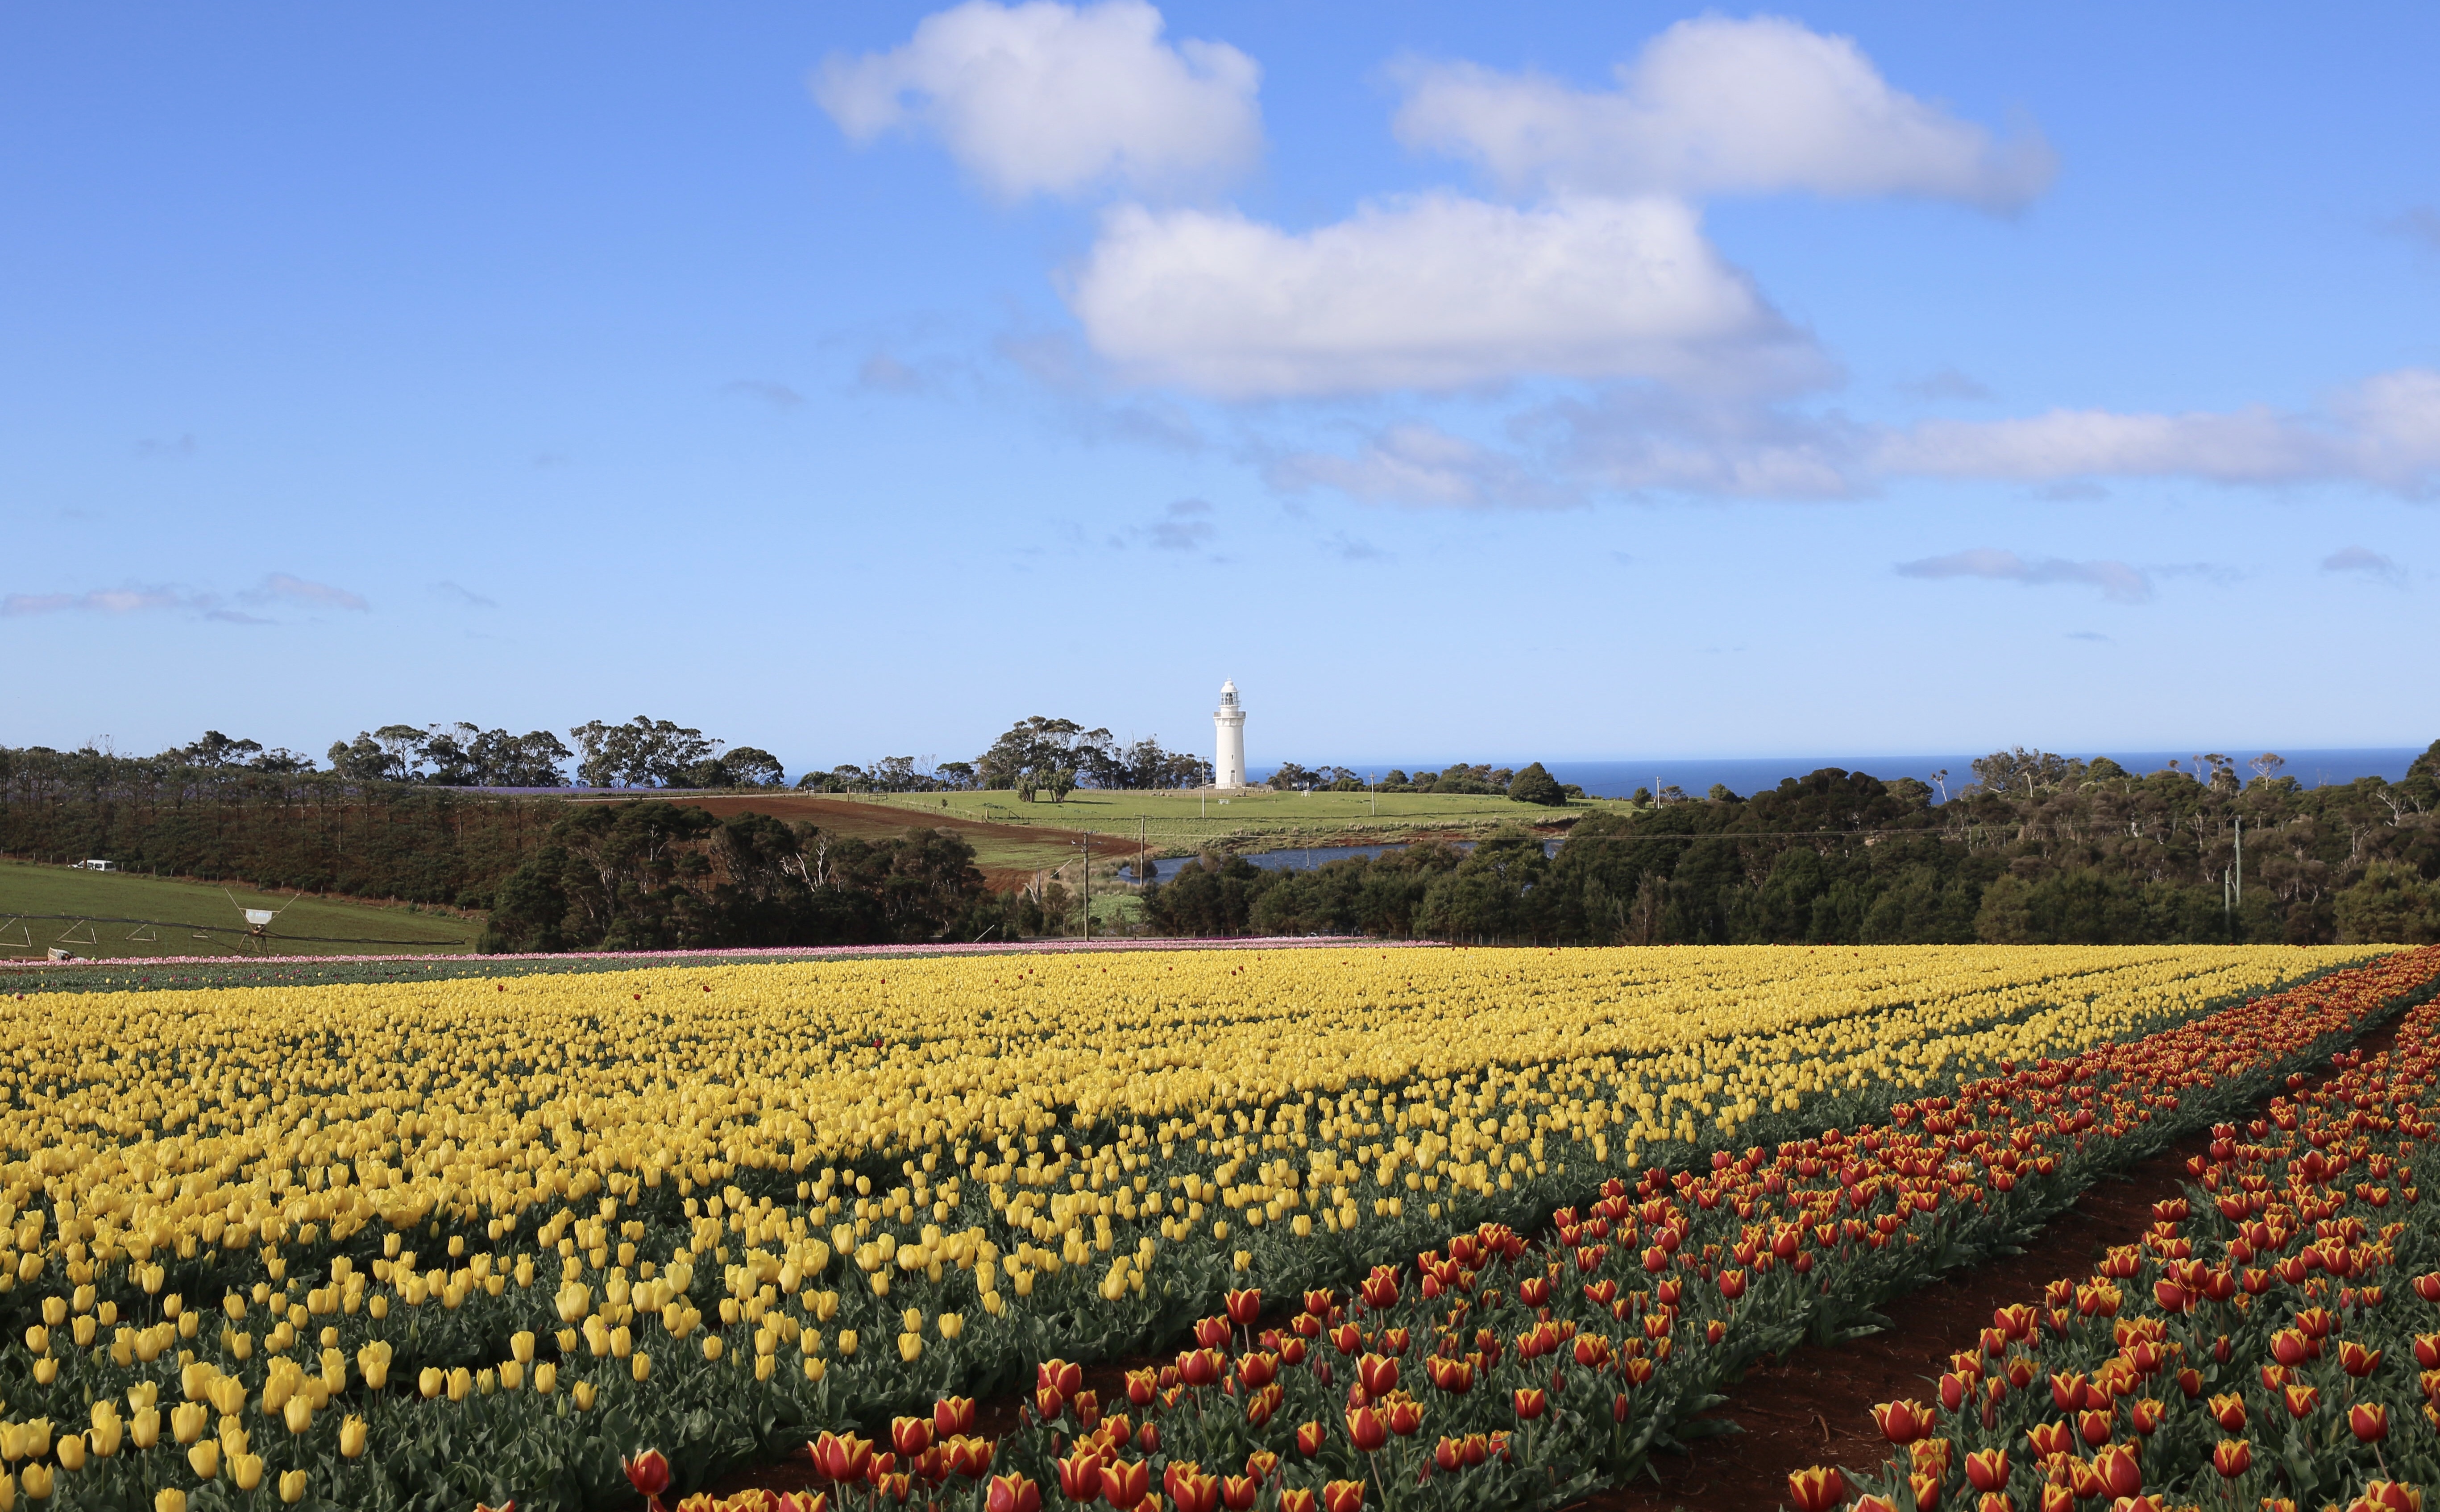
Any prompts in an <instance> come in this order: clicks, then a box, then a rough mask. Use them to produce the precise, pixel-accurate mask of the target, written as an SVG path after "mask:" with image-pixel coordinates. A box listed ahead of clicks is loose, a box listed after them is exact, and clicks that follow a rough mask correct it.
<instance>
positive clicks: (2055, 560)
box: [1897, 546, 2152, 604]
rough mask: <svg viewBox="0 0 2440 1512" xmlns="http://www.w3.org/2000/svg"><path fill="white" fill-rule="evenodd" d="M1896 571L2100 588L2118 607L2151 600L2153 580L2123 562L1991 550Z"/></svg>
mask: <svg viewBox="0 0 2440 1512" xmlns="http://www.w3.org/2000/svg"><path fill="white" fill-rule="evenodd" d="M1897 571H1898V576H1899V577H1901V578H1988V579H1991V580H1992V581H1995V582H2016V583H2023V584H2025V585H2026V586H2028V587H2040V586H2043V585H2046V584H2054V583H2081V584H2084V585H2086V586H2088V587H2092V588H2098V589H2100V590H2101V596H2103V597H2104V598H2108V599H2110V600H2111V601H2113V602H2116V603H2121V604H2140V603H2143V602H2144V600H2145V599H2148V598H2150V597H2151V596H2152V579H2151V578H2148V577H2146V576H2145V575H2144V570H2143V569H2142V568H2140V567H2134V566H2130V565H2128V564H2127V563H2126V562H2123V561H2069V560H2066V559H2064V558H2060V557H2050V558H2045V559H2043V560H2037V561H2036V560H2026V559H2025V558H2023V557H2020V556H2018V555H2017V554H2016V553H2015V552H2013V551H2001V550H1999V549H1998V548H1996V547H1990V546H1981V547H1976V548H1974V549H1972V550H1968V551H1958V552H1951V553H1950V554H1949V555H1947V556H1946V557H1926V558H1924V559H1922V560H1919V561H1902V562H1900V563H1898V569H1897Z"/></svg>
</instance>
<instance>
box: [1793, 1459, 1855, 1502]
mask: <svg viewBox="0 0 2440 1512" xmlns="http://www.w3.org/2000/svg"><path fill="white" fill-rule="evenodd" d="M1787 1496H1788V1500H1789V1501H1792V1502H1794V1503H1796V1512H1830V1509H1831V1508H1832V1507H1835V1506H1837V1505H1838V1504H1839V1503H1841V1502H1843V1501H1845V1500H1846V1499H1847V1478H1846V1477H1845V1476H1844V1475H1841V1474H1840V1473H1839V1470H1838V1468H1837V1467H1835V1466H1821V1465H1815V1466H1810V1467H1808V1468H1804V1469H1801V1470H1797V1471H1794V1472H1793V1473H1791V1474H1790V1475H1789V1476H1788V1477H1787Z"/></svg>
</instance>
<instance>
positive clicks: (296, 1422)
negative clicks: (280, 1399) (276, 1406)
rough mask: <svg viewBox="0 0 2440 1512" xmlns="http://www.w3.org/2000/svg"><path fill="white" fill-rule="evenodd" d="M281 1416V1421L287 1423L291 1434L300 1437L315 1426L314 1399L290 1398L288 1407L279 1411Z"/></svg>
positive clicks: (303, 1397) (304, 1397)
mask: <svg viewBox="0 0 2440 1512" xmlns="http://www.w3.org/2000/svg"><path fill="white" fill-rule="evenodd" d="M279 1415H280V1418H281V1420H282V1421H284V1422H285V1423H287V1425H288V1432H291V1433H295V1434H300V1435H301V1434H303V1433H304V1432H306V1430H308V1429H310V1428H312V1427H313V1426H314V1401H313V1398H312V1397H310V1396H291V1397H289V1398H288V1402H287V1405H286V1406H284V1407H282V1408H281V1409H280V1410H279Z"/></svg>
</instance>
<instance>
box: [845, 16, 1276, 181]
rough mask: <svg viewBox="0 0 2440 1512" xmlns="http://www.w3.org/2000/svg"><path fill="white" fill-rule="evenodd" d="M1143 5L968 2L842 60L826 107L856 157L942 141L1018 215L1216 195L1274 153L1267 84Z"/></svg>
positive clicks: (1228, 51) (1217, 47)
mask: <svg viewBox="0 0 2440 1512" xmlns="http://www.w3.org/2000/svg"><path fill="white" fill-rule="evenodd" d="M1161 30H1162V23H1161V16H1160V12H1159V11H1158V10H1157V9H1153V7H1151V6H1150V5H1147V4H1144V3H1143V0H1104V3H1103V4H1098V5H1087V6H1068V5H1058V4H1052V3H1050V0H1030V3H1028V4H1024V5H1017V6H1004V5H996V4H993V3H991V0H969V3H968V4H965V5H961V6H958V7H956V8H955V9H949V10H943V11H941V12H939V13H937V14H935V15H930V16H926V17H924V19H923V20H922V21H921V22H919V23H917V24H916V27H915V34H914V36H913V37H912V38H911V39H910V40H909V41H908V42H906V44H904V45H902V46H898V47H893V48H891V49H890V50H889V51H888V52H881V53H868V54H865V55H863V56H861V57H854V58H850V57H843V56H834V57H832V58H830V59H828V60H826V61H825V62H823V64H822V65H821V67H820V68H819V69H818V70H816V73H815V75H814V79H813V92H814V98H815V99H816V101H817V102H818V103H819V104H820V105H821V107H822V109H824V110H825V111H828V112H829V113H830V116H831V118H832V119H833V120H834V121H836V122H837V123H838V125H839V129H840V130H841V131H843V132H845V133H847V134H848V136H849V137H850V138H851V139H852V140H853V141H856V142H859V143H864V142H870V141H872V140H873V139H875V138H876V137H879V136H881V135H883V134H885V133H890V132H898V131H905V132H910V133H920V134H924V135H927V136H932V137H936V138H938V139H939V140H940V142H941V144H942V146H943V147H944V148H946V149H947V150H948V152H949V155H950V156H951V157H953V158H955V159H956V160H957V162H958V165H959V166H960V168H962V169H965V170H966V171H967V172H968V173H970V174H972V175H973V176H974V177H975V178H976V179H977V180H978V182H980V183H981V184H982V185H983V187H985V188H987V189H989V190H990V191H991V192H993V193H994V194H996V195H998V196H1000V197H1002V198H1004V199H1010V200H1015V199H1022V198H1024V197H1025V196H1027V195H1031V194H1045V193H1047V194H1059V195H1068V194H1075V193H1079V192H1081V191H1084V190H1086V189H1089V188H1094V187H1102V186H1105V185H1123V186H1125V187H1128V188H1132V189H1135V190H1137V191H1139V192H1153V191H1160V190H1167V189H1172V188H1181V187H1183V188H1193V187H1205V186H1209V185H1211V184H1214V183H1217V182H1220V181H1223V180H1225V179H1227V178H1228V177H1229V176H1231V175H1233V174H1236V173H1238V172H1241V171H1243V170H1244V169H1247V167H1249V166H1251V165H1252V163H1253V162H1254V161H1255V160H1256V158H1258V157H1259V156H1260V154H1261V152H1262V146H1263V128H1262V117H1261V114H1260V111H1259V109H1258V107H1257V106H1256V104H1255V98H1254V97H1255V91H1256V88H1257V86H1258V85H1259V84H1260V82H1261V80H1262V70H1261V69H1260V68H1259V67H1258V66H1257V65H1256V64H1255V62H1254V61H1253V60H1252V59H1250V58H1248V57H1247V56H1246V55H1245V54H1244V53H1242V52H1239V51H1238V50H1237V49H1236V48H1234V47H1231V46H1229V44H1226V43H1217V42H1198V41H1194V40H1192V39H1185V40H1181V41H1178V42H1175V43H1170V42H1166V41H1164V40H1163V39H1162V36H1161Z"/></svg>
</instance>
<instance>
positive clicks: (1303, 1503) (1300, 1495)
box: [1280, 1485, 1315, 1512]
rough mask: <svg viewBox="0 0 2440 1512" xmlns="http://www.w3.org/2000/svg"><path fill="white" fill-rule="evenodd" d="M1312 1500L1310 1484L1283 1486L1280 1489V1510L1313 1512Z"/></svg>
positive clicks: (1282, 1511)
mask: <svg viewBox="0 0 2440 1512" xmlns="http://www.w3.org/2000/svg"><path fill="white" fill-rule="evenodd" d="M1314 1500H1315V1499H1314V1494H1313V1487H1312V1486H1309V1485H1290V1486H1283V1487H1282V1488H1281V1490H1280V1512H1313V1508H1314Z"/></svg>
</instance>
